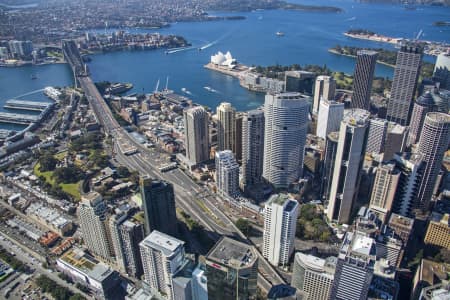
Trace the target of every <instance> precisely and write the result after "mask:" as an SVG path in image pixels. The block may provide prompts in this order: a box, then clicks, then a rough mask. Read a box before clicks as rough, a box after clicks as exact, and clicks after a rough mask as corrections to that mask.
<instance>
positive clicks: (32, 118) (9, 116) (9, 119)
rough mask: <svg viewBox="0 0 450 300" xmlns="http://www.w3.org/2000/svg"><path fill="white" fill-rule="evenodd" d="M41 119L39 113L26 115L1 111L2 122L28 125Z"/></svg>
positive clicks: (0, 120) (0, 118)
mask: <svg viewBox="0 0 450 300" xmlns="http://www.w3.org/2000/svg"><path fill="white" fill-rule="evenodd" d="M39 120H40V116H39V115H25V114H13V113H5V112H0V123H11V124H22V125H28V124H30V123H35V122H38V121H39Z"/></svg>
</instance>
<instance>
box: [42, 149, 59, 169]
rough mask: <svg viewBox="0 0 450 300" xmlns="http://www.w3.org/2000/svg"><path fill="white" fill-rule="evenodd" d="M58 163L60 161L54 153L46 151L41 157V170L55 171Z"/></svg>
mask: <svg viewBox="0 0 450 300" xmlns="http://www.w3.org/2000/svg"><path fill="white" fill-rule="evenodd" d="M57 163H58V161H57V160H56V158H55V157H54V156H53V154H51V153H50V152H44V154H42V156H41V158H40V159H39V164H40V167H39V171H41V172H47V171H53V170H54V169H55V168H56V164H57Z"/></svg>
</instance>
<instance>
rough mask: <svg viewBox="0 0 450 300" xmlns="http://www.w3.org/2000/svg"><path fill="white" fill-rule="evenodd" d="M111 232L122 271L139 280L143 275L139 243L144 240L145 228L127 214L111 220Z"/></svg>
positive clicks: (117, 261) (117, 260) (117, 262)
mask: <svg viewBox="0 0 450 300" xmlns="http://www.w3.org/2000/svg"><path fill="white" fill-rule="evenodd" d="M109 230H110V232H111V238H112V243H113V246H114V252H115V254H116V264H117V266H118V267H119V269H120V271H121V272H124V273H126V274H128V275H129V276H132V277H134V278H138V279H139V278H140V276H141V275H142V262H141V254H140V253H139V243H140V242H141V241H142V240H143V239H144V226H143V225H142V224H139V223H135V222H133V221H131V220H130V218H129V216H128V215H127V214H119V215H114V216H113V217H111V218H110V219H109Z"/></svg>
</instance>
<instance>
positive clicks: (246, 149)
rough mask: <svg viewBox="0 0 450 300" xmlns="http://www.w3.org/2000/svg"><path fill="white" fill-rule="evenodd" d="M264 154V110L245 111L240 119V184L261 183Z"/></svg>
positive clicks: (244, 185)
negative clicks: (241, 119)
mask: <svg viewBox="0 0 450 300" xmlns="http://www.w3.org/2000/svg"><path fill="white" fill-rule="evenodd" d="M263 155H264V111H263V110H260V109H255V110H251V111H249V112H247V113H246V114H245V115H244V117H243V121H242V186H243V189H244V191H245V190H246V189H247V187H249V186H252V185H254V184H258V183H261V181H262V174H263Z"/></svg>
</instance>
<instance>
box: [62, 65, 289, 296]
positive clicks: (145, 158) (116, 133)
mask: <svg viewBox="0 0 450 300" xmlns="http://www.w3.org/2000/svg"><path fill="white" fill-rule="evenodd" d="M75 58H76V57H75ZM75 58H74V59H75ZM74 59H70V60H68V61H69V63H71V62H73V60H74ZM74 73H75V74H77V72H74ZM76 80H77V81H78V83H79V84H80V87H81V88H82V89H83V91H84V93H85V96H86V97H87V99H88V101H89V104H90V105H91V107H92V109H93V111H94V113H95V115H96V117H97V119H98V121H99V122H100V124H101V125H102V127H103V129H104V131H105V133H106V134H107V135H108V136H110V137H112V138H113V143H114V145H113V149H114V153H115V159H116V160H117V161H118V162H119V163H121V164H123V165H125V166H127V167H129V168H130V169H132V170H136V171H138V172H139V173H140V174H143V175H147V174H148V175H150V176H153V177H155V178H161V179H164V180H166V181H168V182H170V183H172V184H173V186H174V190H175V195H176V203H177V205H178V206H179V207H180V208H181V209H183V210H185V211H187V212H188V213H189V214H190V215H191V216H192V217H194V218H195V219H197V220H198V221H199V222H201V224H202V225H203V226H204V227H205V228H206V229H207V230H209V231H211V232H216V233H217V234H219V235H227V236H234V237H238V238H241V239H244V240H247V238H246V237H245V236H244V235H243V234H242V233H241V232H240V231H239V229H238V228H237V227H236V226H235V224H234V223H233V222H232V221H231V220H230V219H229V218H228V217H227V216H226V215H225V214H224V213H223V212H222V211H220V210H219V209H217V208H216V207H215V206H214V204H213V203H212V202H211V201H210V199H208V197H201V196H199V195H201V194H202V193H203V192H204V190H203V189H204V188H202V187H200V186H199V185H197V184H196V183H195V182H194V181H193V180H192V179H191V178H190V177H189V176H187V175H186V174H185V173H183V172H182V171H181V170H179V169H175V170H172V171H170V172H166V173H161V172H160V171H159V168H158V167H159V164H158V162H157V160H158V159H159V160H161V159H162V160H164V159H165V158H166V157H167V155H165V154H163V153H159V152H157V151H156V150H149V149H147V148H145V147H144V146H143V145H141V144H139V143H138V142H137V141H136V140H135V139H133V137H131V136H130V135H129V134H128V132H127V131H126V130H125V129H123V128H122V127H121V126H120V125H119V123H118V122H117V120H115V119H114V116H113V115H112V112H111V110H110V108H109V107H108V105H107V103H106V102H105V101H104V99H103V97H102V96H101V95H100V93H99V91H98V89H97V88H96V86H95V85H94V83H93V82H92V80H91V78H90V77H89V76H86V74H81V75H79V76H78V75H77V77H76ZM124 146H127V147H134V148H136V149H137V150H138V151H137V152H136V153H134V154H131V155H126V154H124V153H123V148H124ZM198 201H201V203H198ZM247 241H248V240H247ZM258 255H259V258H260V260H259V261H260V263H259V271H260V276H259V280H258V284H259V285H260V287H261V288H263V289H264V290H266V291H268V290H269V289H270V284H272V285H277V284H285V281H284V280H283V278H281V276H279V274H278V273H277V272H276V270H275V269H274V268H273V267H272V266H271V265H270V264H269V263H268V262H267V261H266V260H265V259H264V258H263V257H262V255H261V254H260V253H259V252H258ZM261 275H262V276H263V277H261Z"/></svg>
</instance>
